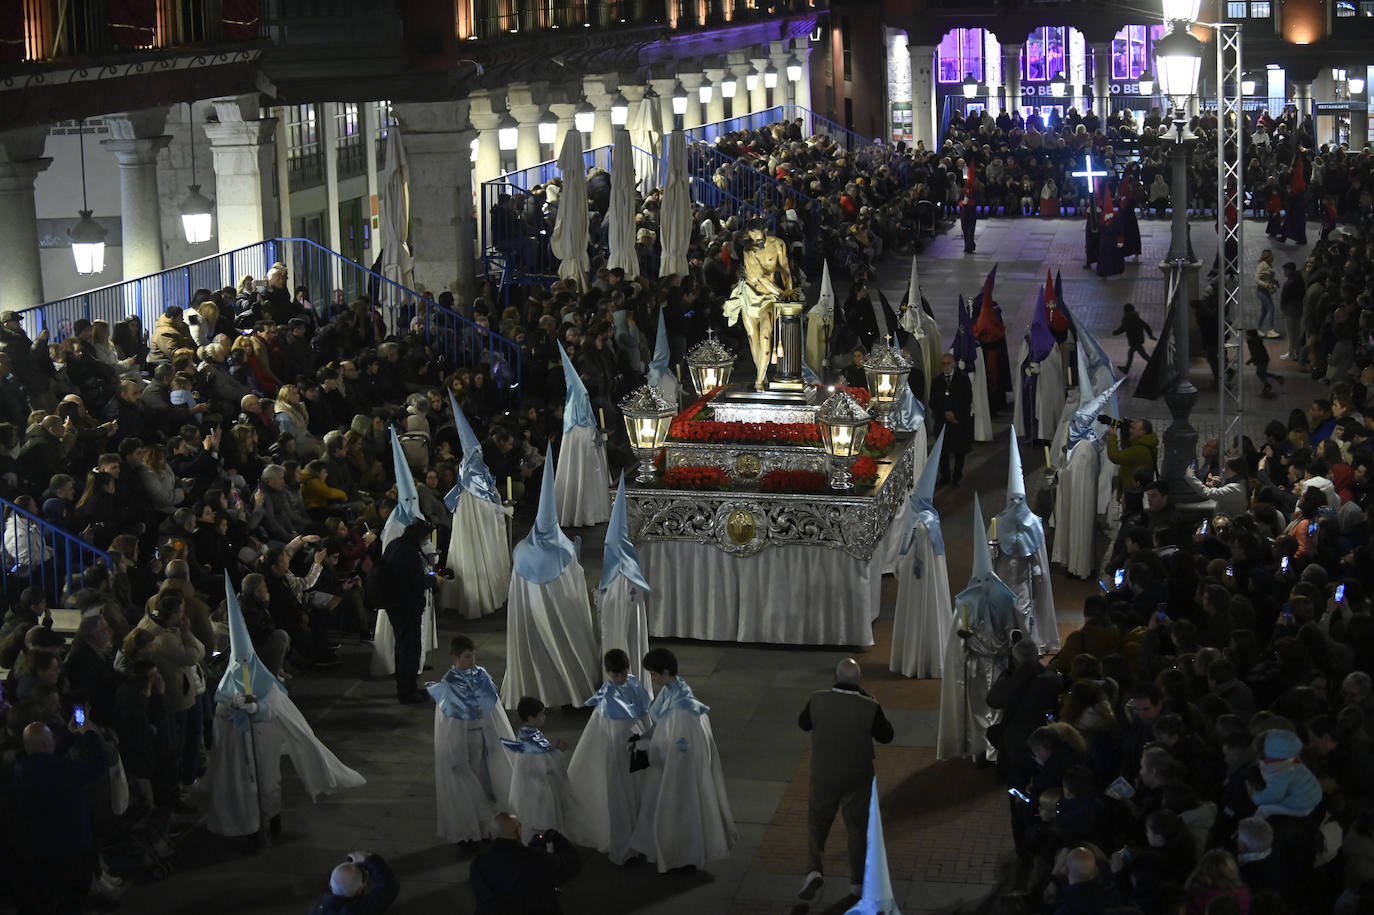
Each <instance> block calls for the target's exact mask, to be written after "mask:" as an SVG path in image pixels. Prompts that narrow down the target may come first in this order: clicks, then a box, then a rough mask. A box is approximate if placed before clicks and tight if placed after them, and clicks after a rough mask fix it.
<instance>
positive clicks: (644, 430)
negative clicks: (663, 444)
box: [639, 419, 654, 448]
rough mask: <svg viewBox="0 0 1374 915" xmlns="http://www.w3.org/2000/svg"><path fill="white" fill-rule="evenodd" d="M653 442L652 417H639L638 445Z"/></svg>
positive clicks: (644, 445) (646, 444)
mask: <svg viewBox="0 0 1374 915" xmlns="http://www.w3.org/2000/svg"><path fill="white" fill-rule="evenodd" d="M653 442H654V421H653V420H652V419H641V420H640V421H639V445H640V447H641V448H642V447H647V446H648V445H652V444H653Z"/></svg>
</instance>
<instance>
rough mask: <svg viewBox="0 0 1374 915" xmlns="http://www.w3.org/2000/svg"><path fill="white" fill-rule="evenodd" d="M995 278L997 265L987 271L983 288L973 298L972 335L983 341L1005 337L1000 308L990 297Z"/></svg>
mask: <svg viewBox="0 0 1374 915" xmlns="http://www.w3.org/2000/svg"><path fill="white" fill-rule="evenodd" d="M996 280H997V265H996V264H994V265H993V267H992V270H990V271H989V272H988V278H987V279H986V280H984V281H983V288H982V290H981V291H980V292H979V293H978V295H977V296H975V297H974V299H973V313H974V316H975V320H974V322H973V335H974V337H976V338H977V339H978V340H979V341H981V342H983V343H995V342H997V341H998V340H1002V339H1005V338H1006V336H1007V326H1006V325H1005V324H1004V323H1002V309H1000V308H998V307H997V303H996V302H995V301H994V300H993V298H992V285H993V283H994V282H996Z"/></svg>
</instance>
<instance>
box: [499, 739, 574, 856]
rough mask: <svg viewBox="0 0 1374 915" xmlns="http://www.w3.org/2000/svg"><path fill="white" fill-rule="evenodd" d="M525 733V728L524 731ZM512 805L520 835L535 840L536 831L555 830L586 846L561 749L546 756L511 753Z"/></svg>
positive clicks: (565, 760) (569, 839) (547, 753)
mask: <svg viewBox="0 0 1374 915" xmlns="http://www.w3.org/2000/svg"><path fill="white" fill-rule="evenodd" d="M521 730H522V732H523V731H524V729H523V728H522V729H521ZM506 755H507V756H508V757H509V758H510V760H511V780H510V806H511V810H512V811H513V812H514V813H515V815H516V817H518V818H519V820H520V826H521V833H522V834H523V835H528V836H530V838H533V837H534V834H535V833H537V832H544V831H546V830H549V829H556V830H558V831H559V832H561V833H562V834H563V835H564V836H565V837H566V838H567V839H568V841H569V842H572V843H573V844H575V845H582V844H585V842H584V841H583V838H582V833H581V826H582V821H583V817H581V816H580V815H579V814H578V813H577V806H576V804H575V803H574V801H573V792H572V785H571V784H570V783H569V782H568V761H567V758H566V757H565V756H564V755H563V752H562V751H561V750H557V749H552V750H549V751H547V752H544V753H533V752H524V753H512V752H510V749H509V748H507V749H506Z"/></svg>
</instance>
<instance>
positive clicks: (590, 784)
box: [568, 705, 649, 864]
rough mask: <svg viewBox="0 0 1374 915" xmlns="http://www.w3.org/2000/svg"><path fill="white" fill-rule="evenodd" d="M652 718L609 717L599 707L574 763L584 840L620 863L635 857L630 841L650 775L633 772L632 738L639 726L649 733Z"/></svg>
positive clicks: (571, 776) (570, 775)
mask: <svg viewBox="0 0 1374 915" xmlns="http://www.w3.org/2000/svg"><path fill="white" fill-rule="evenodd" d="M648 717H649V716H648V715H645V716H644V717H643V718H608V717H606V714H605V712H603V711H602V707H601V706H600V705H598V706H597V707H596V708H595V709H594V710H593V711H592V717H591V718H590V719H588V721H587V726H586V727H585V728H583V730H582V737H581V738H580V739H579V740H578V741H577V748H576V749H575V750H573V755H572V762H570V763H569V764H568V779H569V780H570V781H571V782H572V788H573V797H574V798H575V799H576V800H577V809H578V811H579V812H581V814H582V823H581V829H582V838H583V839H584V840H585V841H586V842H587V844H588V845H590V846H591V847H592V848H595V849H596V850H597V851H599V852H602V853H604V854H605V855H606V857H608V858H610V859H611V862H612V863H614V864H623V863H624V862H625V861H626V860H627V859H628V858H629V857H630V856H631V855H633V854H634V852H633V850H632V849H631V847H630V840H631V838H633V836H634V829H635V822H636V820H637V818H638V816H639V807H640V803H641V801H642V799H643V797H644V786H645V784H646V783H647V782H648V776H649V772H648V770H647V769H641V770H639V771H638V772H631V771H630V750H629V747H630V743H629V740H630V735H631V734H632V733H633V732H634V727H635V725H636V724H639V725H640V730H641V732H642V731H644V730H647V728H648V723H649V721H648Z"/></svg>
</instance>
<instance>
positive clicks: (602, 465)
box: [554, 426, 611, 527]
mask: <svg viewBox="0 0 1374 915" xmlns="http://www.w3.org/2000/svg"><path fill="white" fill-rule="evenodd" d="M600 437H601V433H600V432H599V431H597V430H596V429H593V428H591V427H589V426H573V428H572V431H571V432H567V433H565V434H564V435H563V447H562V450H560V451H559V452H558V466H557V467H556V468H555V469H554V472H555V476H554V493H555V495H556V496H557V500H556V501H557V503H558V523H559V524H560V525H561V526H563V527H587V526H588V525H592V524H601V523H602V522H605V521H609V520H610V519H611V473H610V471H609V470H608V469H607V466H606V445H605V443H604V442H600V441H598V439H599V438H600Z"/></svg>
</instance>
